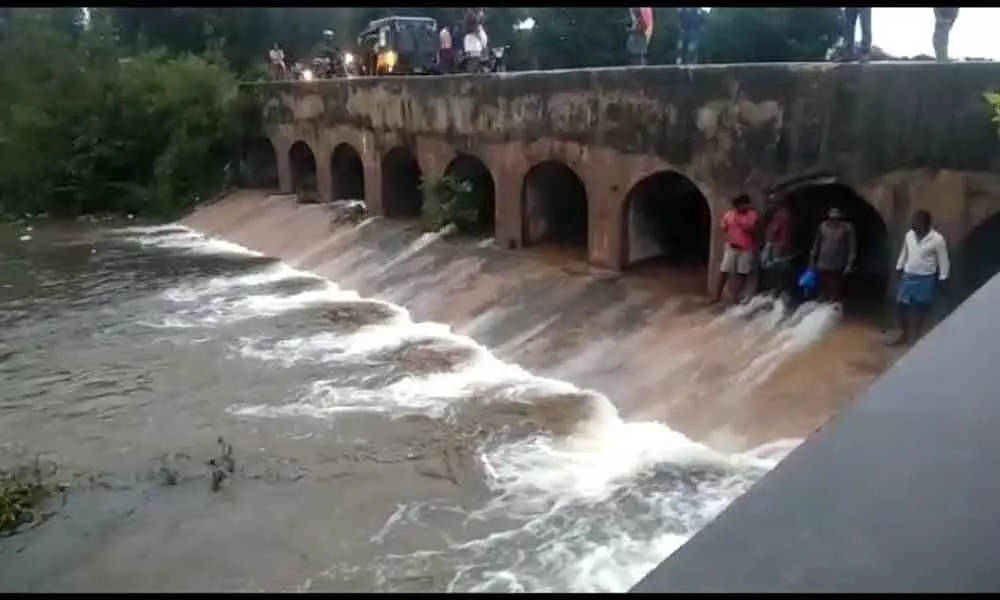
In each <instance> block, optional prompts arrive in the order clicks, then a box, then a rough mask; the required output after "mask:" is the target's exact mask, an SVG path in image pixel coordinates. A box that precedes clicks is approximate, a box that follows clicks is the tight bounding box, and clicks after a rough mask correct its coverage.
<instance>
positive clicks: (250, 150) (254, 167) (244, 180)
mask: <svg viewBox="0 0 1000 600" xmlns="http://www.w3.org/2000/svg"><path fill="white" fill-rule="evenodd" d="M239 177H240V185H244V186H247V187H252V188H259V189H265V190H277V189H278V187H279V183H278V156H277V154H276V153H275V151H274V144H272V143H271V140H269V139H267V138H251V139H250V140H248V141H247V142H246V144H244V146H243V156H242V157H241V161H240V174H239Z"/></svg>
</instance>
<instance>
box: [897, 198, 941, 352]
mask: <svg viewBox="0 0 1000 600" xmlns="http://www.w3.org/2000/svg"><path fill="white" fill-rule="evenodd" d="M896 270H897V271H899V272H900V279H899V288H898V289H897V290H896V304H897V305H898V306H899V315H900V319H899V320H900V335H899V337H898V338H896V340H895V341H894V342H893V343H896V344H905V343H912V342H915V341H917V340H918V339H920V336H921V335H923V332H924V327H925V325H926V321H927V316H928V314H929V313H930V312H931V309H932V308H933V306H934V296H935V294H936V292H937V289H938V287H941V286H942V285H943V284H944V282H945V281H947V280H948V275H949V273H950V271H951V263H950V262H949V260H948V245H947V243H946V242H945V239H944V236H943V235H941V234H940V233H938V232H937V230H935V229H934V228H933V227H932V222H931V213H929V212H927V211H926V210H919V211H917V212H916V213H914V215H913V221H912V223H911V227H910V230H909V231H907V232H906V236H905V237H904V238H903V247H902V249H900V251H899V260H897V261H896Z"/></svg>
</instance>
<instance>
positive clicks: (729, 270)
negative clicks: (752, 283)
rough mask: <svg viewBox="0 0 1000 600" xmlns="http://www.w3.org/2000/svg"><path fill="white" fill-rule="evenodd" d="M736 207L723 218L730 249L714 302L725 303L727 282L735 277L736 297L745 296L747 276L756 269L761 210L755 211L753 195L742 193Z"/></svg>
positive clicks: (728, 248)
mask: <svg viewBox="0 0 1000 600" xmlns="http://www.w3.org/2000/svg"><path fill="white" fill-rule="evenodd" d="M732 206H733V207H732V208H731V209H729V210H727V211H726V214H724V215H722V231H723V233H724V234H725V239H726V247H725V250H724V251H723V254H722V264H721V265H720V268H719V271H720V273H719V285H718V287H717V288H716V290H715V297H714V298H713V299H712V303H713V304H714V303H717V302H719V301H721V300H722V293H723V292H724V291H725V289H726V283H728V281H729V277H730V276H732V277H733V278H734V279H735V280H736V289H735V290H734V291H733V298H734V299H736V300H737V301H738V300H739V299H740V297H741V295H742V293H743V286H744V285H745V284H746V280H747V276H748V275H750V270H751V269H752V268H753V249H754V232H755V231H756V229H757V211H756V210H754V209H753V206H752V204H751V202H750V196H748V195H746V194H740V195H739V196H737V197H736V198H734V199H733V201H732Z"/></svg>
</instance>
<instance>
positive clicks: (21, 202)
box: [0, 13, 239, 215]
mask: <svg viewBox="0 0 1000 600" xmlns="http://www.w3.org/2000/svg"><path fill="white" fill-rule="evenodd" d="M97 23H98V24H100V21H98V22H97ZM106 33H107V32H106V31H105V30H103V29H102V27H100V26H95V27H92V28H91V31H88V32H80V33H79V34H77V35H71V34H68V33H66V32H64V31H61V30H60V28H59V27H57V26H55V25H54V24H53V23H52V22H50V21H47V20H46V19H39V18H38V15H37V13H31V14H29V13H25V14H15V18H14V27H13V28H12V29H11V30H10V32H9V35H7V36H6V37H5V38H4V39H3V40H2V41H0V54H2V55H3V56H4V57H5V59H6V60H5V61H3V62H2V63H0V205H2V208H3V209H5V210H6V211H16V212H26V211H32V212H38V211H45V212H50V213H53V214H60V215H74V214H81V213H93V212H106V211H108V212H115V211H120V212H126V211H127V212H136V213H170V212H175V211H178V210H182V209H183V208H185V207H187V206H190V205H191V203H192V202H194V201H196V200H197V199H198V198H199V197H200V198H204V197H207V196H209V195H211V194H213V193H214V192H215V191H217V190H218V189H220V188H221V186H222V185H223V183H224V176H225V165H226V162H227V160H228V157H229V156H230V152H231V150H232V148H231V143H232V140H233V139H234V138H235V135H236V134H237V133H238V126H239V121H238V118H237V115H238V114H239V113H238V111H237V107H238V105H237V96H236V94H235V90H236V88H235V83H236V81H235V78H234V77H233V76H232V75H231V74H230V73H229V72H228V70H227V69H226V67H225V64H224V62H220V61H212V60H207V59H205V58H201V57H197V56H194V55H185V56H181V57H177V58H170V57H168V56H166V55H165V54H163V53H143V54H140V55H137V56H131V57H128V56H126V55H125V54H124V53H123V52H122V51H121V49H120V48H119V47H117V46H116V45H115V44H114V40H113V38H112V36H109V35H107V34H106Z"/></svg>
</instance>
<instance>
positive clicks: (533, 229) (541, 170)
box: [521, 160, 587, 249]
mask: <svg viewBox="0 0 1000 600" xmlns="http://www.w3.org/2000/svg"><path fill="white" fill-rule="evenodd" d="M521 201H522V205H523V208H524V213H523V214H524V242H525V245H529V246H535V245H543V244H551V245H554V246H562V247H570V248H583V249H586V248H587V190H586V188H585V187H584V185H583V181H582V180H581V179H580V177H579V176H578V175H577V174H576V173H575V172H574V171H573V169H570V168H569V167H567V166H566V165H564V164H562V163H560V162H557V161H554V160H549V161H545V162H543V163H539V164H537V165H535V166H534V167H532V168H531V170H530V171H528V174H527V175H525V177H524V184H523V186H522V191H521Z"/></svg>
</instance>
